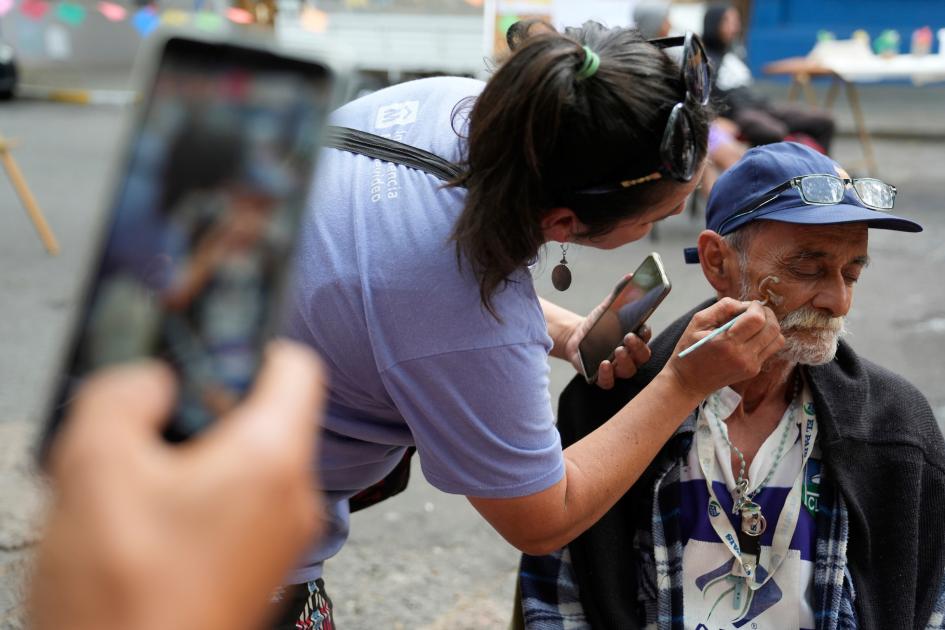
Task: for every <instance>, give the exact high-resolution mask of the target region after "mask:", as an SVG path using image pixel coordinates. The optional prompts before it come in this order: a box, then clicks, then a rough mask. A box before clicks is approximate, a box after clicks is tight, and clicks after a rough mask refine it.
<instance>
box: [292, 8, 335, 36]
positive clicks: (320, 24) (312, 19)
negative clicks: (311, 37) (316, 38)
mask: <svg viewBox="0 0 945 630" xmlns="http://www.w3.org/2000/svg"><path fill="white" fill-rule="evenodd" d="M299 22H300V23H301V24H302V28H304V29H305V30H307V31H312V32H313V33H324V32H325V31H327V30H328V14H327V13H325V12H324V11H319V10H318V9H314V8H312V7H310V6H306V7H305V8H303V9H302V14H301V15H300V16H299Z"/></svg>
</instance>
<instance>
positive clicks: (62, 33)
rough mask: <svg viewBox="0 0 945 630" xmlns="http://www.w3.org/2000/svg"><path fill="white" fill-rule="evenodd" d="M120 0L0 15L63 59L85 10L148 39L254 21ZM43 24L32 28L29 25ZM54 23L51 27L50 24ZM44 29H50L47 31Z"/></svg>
mask: <svg viewBox="0 0 945 630" xmlns="http://www.w3.org/2000/svg"><path fill="white" fill-rule="evenodd" d="M120 2H121V0H118V1H115V2H113V1H111V0H98V2H95V3H94V4H92V3H88V4H80V3H79V2H78V1H77V0H59V1H58V2H56V1H52V2H51V1H50V0H0V17H2V16H4V15H7V14H11V12H12V11H13V10H14V9H16V8H18V9H19V12H20V13H21V14H22V15H23V16H25V17H26V18H28V21H25V22H24V21H22V20H21V21H20V22H18V23H16V25H15V28H16V29H17V30H18V31H22V33H21V34H20V36H19V37H18V40H20V41H18V42H17V43H18V46H20V47H23V46H24V45H25V46H27V47H30V46H33V45H34V44H36V45H39V46H40V47H42V42H45V48H46V50H47V54H49V55H50V56H51V57H55V58H64V57H63V55H65V56H68V55H70V54H71V52H72V39H71V35H70V34H69V32H68V30H65V29H63V28H62V26H61V25H62V24H65V25H66V26H69V27H72V28H77V27H80V26H81V25H82V24H83V23H84V22H85V21H86V19H88V16H89V12H90V11H93V12H97V13H99V14H100V15H101V16H102V17H104V18H105V19H106V20H108V21H109V22H113V23H119V22H126V21H128V22H130V24H131V26H132V27H133V28H134V29H135V30H136V31H137V32H138V33H139V34H140V35H141V36H142V37H147V36H148V35H150V34H151V33H152V32H154V31H155V30H156V29H157V28H158V27H159V26H160V25H166V26H170V27H179V26H184V25H188V24H190V25H193V26H194V27H196V28H198V29H200V30H204V31H211V32H213V31H219V30H221V29H223V28H225V27H226V25H227V23H233V24H238V25H248V24H253V23H255V22H256V21H257V19H256V16H255V15H254V14H253V13H252V12H251V11H247V10H246V9H242V8H238V7H228V8H226V9H224V10H223V12H222V13H218V12H213V11H210V10H207V9H206V8H204V5H205V4H206V3H205V1H204V0H194V8H193V10H192V11H184V10H181V9H167V10H164V11H159V9H158V8H157V7H156V6H154V5H148V6H144V7H142V8H140V9H137V10H133V9H129V8H128V7H126V6H124V5H123V4H120ZM345 2H346V4H348V5H361V4H366V2H367V0H345ZM466 2H468V3H469V4H472V5H473V6H476V5H481V4H482V2H483V0H466ZM47 17H54V18H55V19H56V20H57V22H55V23H50V22H43V21H44V19H45V18H47ZM37 22H42V23H41V24H37V25H36V26H35V27H33V28H32V29H31V27H29V26H28V24H31V23H37ZM299 22H300V26H301V27H302V28H303V29H305V30H307V31H311V32H313V33H324V32H325V31H327V30H328V22H329V16H328V14H327V13H326V12H324V11H321V10H319V9H316V8H314V7H312V6H310V5H305V6H303V7H302V10H301V12H300V14H299ZM53 27H56V28H53ZM49 29H52V30H51V31H49V32H46V31H48V30H49Z"/></svg>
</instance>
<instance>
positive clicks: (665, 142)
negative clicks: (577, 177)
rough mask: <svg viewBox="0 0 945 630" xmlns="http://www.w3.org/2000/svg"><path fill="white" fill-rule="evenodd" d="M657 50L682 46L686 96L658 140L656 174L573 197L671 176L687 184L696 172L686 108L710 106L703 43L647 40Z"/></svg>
mask: <svg viewBox="0 0 945 630" xmlns="http://www.w3.org/2000/svg"><path fill="white" fill-rule="evenodd" d="M649 43H650V44H652V45H654V46H656V47H657V48H660V49H665V48H673V47H676V46H682V47H683V54H682V64H681V73H682V81H683V85H685V86H686V94H685V96H684V97H683V100H682V101H680V102H678V103H676V104H675V105H674V106H673V108H672V110H670V112H669V117H668V118H667V120H666V127H665V128H664V129H663V138H662V140H661V141H660V165H659V167H658V168H657V170H656V171H654V172H652V173H650V174H648V175H643V176H642V177H634V178H629V179H625V180H622V181H620V182H617V183H616V184H607V185H604V186H594V187H592V188H584V189H582V190H578V191H576V194H600V193H608V192H614V191H618V190H623V189H626V188H631V187H633V186H637V185H639V184H643V183H645V182H649V181H653V180H656V179H662V178H663V177H670V178H672V179H674V180H675V181H677V182H688V181H691V180H692V176H693V175H694V174H695V170H696V143H695V139H694V138H693V132H692V119H691V118H690V116H689V112H688V109H687V106H698V107H705V106H706V105H707V104H708V103H709V93H710V90H711V72H710V70H709V61H708V58H707V57H706V54H705V48H704V47H703V45H702V40H700V39H699V36H698V35H696V34H695V33H693V32H687V33H686V34H685V35H681V36H677V37H660V38H657V39H651V40H649Z"/></svg>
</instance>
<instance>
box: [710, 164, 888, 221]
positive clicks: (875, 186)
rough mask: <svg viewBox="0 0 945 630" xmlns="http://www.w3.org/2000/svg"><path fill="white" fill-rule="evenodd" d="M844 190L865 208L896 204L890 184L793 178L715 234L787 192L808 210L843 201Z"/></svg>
mask: <svg viewBox="0 0 945 630" xmlns="http://www.w3.org/2000/svg"><path fill="white" fill-rule="evenodd" d="M847 187H850V188H852V189H853V192H854V194H855V195H856V198H857V199H859V200H860V203H862V204H863V205H864V206H866V207H867V208H870V209H872V210H879V211H880V212H888V211H889V210H892V209H893V206H894V205H895V203H896V187H895V186H893V185H892V184H887V183H886V182H884V181H882V180H879V179H874V178H872V177H857V178H854V179H849V178H845V177H838V176H836V175H822V174H818V175H801V176H800V177H792V178H791V179H789V180H787V181H786V182H784V183H783V184H780V185H778V186H775V187H774V188H772V189H771V190H769V191H768V192H766V193H764V194H763V195H761V198H760V199H759V200H758V201H754V202H752V203H751V204H749V205H748V206H746V207H745V208H742V209H740V210H739V211H738V212H736V213H735V214H733V215H732V216H730V217H729V218H727V219H726V220H725V221H723V222H722V224H721V225H719V228H718V233H719V234H725V226H726V225H727V224H729V223H731V222H732V221H735V220H736V219H740V218H741V217H744V216H746V215H749V214H752V213H753V212H757V211H758V210H761V209H762V208H763V207H765V206H766V205H768V204H769V203H771V202H772V201H774V200H775V199H777V198H778V197H779V196H781V194H782V193H784V192H785V191H787V190H790V189H792V188H796V189H797V190H798V191H799V192H800V195H801V201H803V202H804V203H805V204H807V205H811V206H833V205H836V204H838V203H840V202H842V201H843V195H844V193H845V192H846V190H847Z"/></svg>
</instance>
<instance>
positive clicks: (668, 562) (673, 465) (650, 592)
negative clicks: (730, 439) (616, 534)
mask: <svg viewBox="0 0 945 630" xmlns="http://www.w3.org/2000/svg"><path fill="white" fill-rule="evenodd" d="M694 428H695V416H691V417H690V418H689V419H688V420H687V421H686V422H685V423H684V424H683V426H682V427H680V429H679V431H678V432H677V435H679V434H688V439H689V444H688V445H687V446H686V448H684V449H683V450H685V451H688V449H689V447H691V444H692V433H693V430H694ZM685 458H686V453H683V454H682V456H681V457H675V458H666V459H668V461H666V459H664V460H663V461H662V462H659V461H658V462H657V463H655V464H653V465H659V466H661V468H660V470H662V473H661V474H658V475H657V476H656V481H655V483H654V492H653V496H654V502H653V512H652V518H651V519H650V527H649V529H640V530H638V531H636V532H635V534H634V548H635V550H636V552H637V554H636V555H637V559H638V562H639V567H638V573H639V576H640V580H639V589H638V592H637V593H636V597H637V602H638V605H639V611H640V615H641V619H640V621H641V623H642V624H643V625H644V626H645V627H646V628H659V629H660V630H664V629H666V630H676V629H682V628H683V627H684V620H685V617H684V611H683V584H682V580H683V563H682V559H683V543H682V541H681V540H680V536H679V531H680V526H679V517H680V510H679V506H678V505H675V499H673V498H672V497H674V496H678V494H674V492H672V490H673V486H674V484H678V483H679V474H680V470H681V468H682V465H683V463H684V461H685ZM821 488H822V489H825V488H826V485H822V486H821ZM848 524H849V521H848V516H847V509H846V506H845V505H844V502H843V498H842V497H841V496H840V495H839V494H838V493H836V492H833V493H830V492H823V493H822V494H821V496H820V499H819V505H818V511H817V557H816V559H815V568H814V599H815V601H813V602H811V607H812V608H813V610H814V618H815V620H816V623H817V628H818V630H852V629H854V628H856V627H857V623H856V614H855V612H854V607H853V602H854V600H855V598H856V591H855V590H854V585H853V584H852V580H851V576H850V572H849V570H848V568H847V557H846V550H847V542H848V540H849V527H848ZM519 581H520V586H521V591H522V609H523V614H524V619H525V627H526V628H528V629H529V630H578V629H582V628H589V627H590V624H589V623H588V621H587V618H586V617H585V616H584V609H583V607H582V606H581V598H580V593H579V591H578V585H577V582H576V581H575V577H574V571H573V570H572V567H571V557H570V553H569V551H568V549H567V547H565V548H564V549H562V550H560V551H558V552H556V553H553V554H551V555H547V556H528V555H523V556H522V562H521V566H520V569H519ZM926 630H945V583H943V584H942V586H941V587H940V588H939V596H938V600H937V602H936V605H935V608H934V610H933V611H932V616H931V618H930V619H929V622H928V625H927V626H926Z"/></svg>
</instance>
